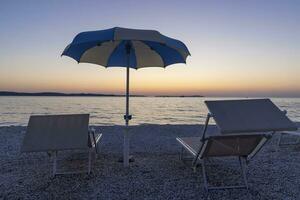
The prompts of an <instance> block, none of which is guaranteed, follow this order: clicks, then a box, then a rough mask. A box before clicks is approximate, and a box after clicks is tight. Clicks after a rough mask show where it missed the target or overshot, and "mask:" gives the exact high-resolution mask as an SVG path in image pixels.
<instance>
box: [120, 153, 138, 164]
mask: <svg viewBox="0 0 300 200" xmlns="http://www.w3.org/2000/svg"><path fill="white" fill-rule="evenodd" d="M123 161H124V160H123V157H121V158H119V160H118V162H123ZM129 162H130V163H132V162H134V157H133V155H129Z"/></svg>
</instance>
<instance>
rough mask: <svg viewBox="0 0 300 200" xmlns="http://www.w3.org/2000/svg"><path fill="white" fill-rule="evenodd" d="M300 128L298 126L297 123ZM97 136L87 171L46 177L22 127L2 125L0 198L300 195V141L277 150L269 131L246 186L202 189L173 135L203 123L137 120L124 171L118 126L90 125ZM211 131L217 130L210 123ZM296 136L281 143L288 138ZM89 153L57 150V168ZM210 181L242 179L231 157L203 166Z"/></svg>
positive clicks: (192, 131) (80, 163)
mask: <svg viewBox="0 0 300 200" xmlns="http://www.w3.org/2000/svg"><path fill="white" fill-rule="evenodd" d="M298 125H299V124H298ZM94 128H95V129H96V130H99V131H101V132H102V133H103V138H102V140H101V142H100V146H99V150H100V153H99V155H98V157H97V159H93V160H92V173H91V174H89V175H88V174H85V173H83V174H69V175H59V176H56V177H54V178H53V177H52V176H51V170H52V162H51V161H52V160H51V157H49V156H48V155H47V154H46V153H30V154H21V153H20V147H21V143H22V139H23V137H24V134H25V133H24V131H26V127H24V126H6V127H0V143H1V145H0V199H136V200H140V199H207V198H210V199H299V197H300V179H299V177H300V170H299V169H300V144H298V145H291V146H284V147H280V148H278V147H277V141H278V136H279V135H275V136H274V137H273V138H272V139H271V140H270V141H269V142H268V143H267V144H266V145H265V146H264V148H263V149H262V150H261V151H260V152H259V153H258V154H257V155H256V156H255V157H254V158H253V160H251V162H250V163H249V165H248V172H247V174H248V183H249V187H250V188H249V190H248V191H247V190H245V189H232V190H220V191H211V192H210V193H209V195H208V194H207V193H206V192H205V190H204V184H203V177H202V172H201V167H199V168H198V170H197V171H196V172H193V170H192V169H191V167H190V164H191V163H189V162H185V163H184V162H182V161H180V160H179V153H180V150H181V147H180V145H179V144H178V143H177V141H176V139H175V138H176V137H187V136H200V135H201V128H202V125H151V124H144V125H137V126H131V127H130V134H131V143H130V151H131V154H132V155H133V157H134V162H132V163H130V167H129V168H124V167H123V164H122V163H120V162H118V160H119V159H120V157H121V156H122V144H123V143H122V142H123V135H122V134H123V126H95V127H94ZM208 131H209V134H213V133H214V132H215V131H216V127H215V126H210V127H209V130H208ZM295 139H297V137H295V136H286V137H285V140H288V141H294V140H295ZM87 155H88V154H87V152H82V151H66V152H61V153H59V155H58V156H59V161H58V167H59V168H61V169H65V170H68V169H69V168H72V167H73V168H74V166H75V167H76V168H84V167H85V164H86V162H87ZM206 169H207V173H208V178H209V182H210V184H213V185H224V184H225V185H226V184H234V183H242V177H241V174H240V168H239V164H238V159H237V158H213V159H210V160H209V162H208V163H207V167H206Z"/></svg>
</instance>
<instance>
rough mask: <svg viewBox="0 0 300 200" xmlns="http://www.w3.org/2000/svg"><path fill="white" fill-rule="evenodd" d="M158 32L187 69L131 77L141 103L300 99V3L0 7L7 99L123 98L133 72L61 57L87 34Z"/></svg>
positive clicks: (0, 80)
mask: <svg viewBox="0 0 300 200" xmlns="http://www.w3.org/2000/svg"><path fill="white" fill-rule="evenodd" d="M116 26H119V27H127V28H138V29H154V30H158V31H159V32H161V33H162V34H164V35H167V36H169V37H172V38H176V39H179V40H181V41H183V42H184V43H185V44H186V45H187V47H188V48H189V50H190V52H191V55H192V56H191V57H188V59H187V64H175V65H172V66H169V67H167V68H166V69H163V68H158V67H154V68H143V69H139V70H134V69H132V70H131V71H130V73H131V77H130V90H131V93H132V94H142V95H205V96H235V97H238V96H249V97H252V96H253V97H258V96H266V97H300V81H299V78H300V1H298V0H284V1H283V0H264V1H261V0H257V1H255V0H250V1H244V0H215V1H211V0H207V1H201V0H197V1H192V0H190V1H175V0H172V1H171V0H170V1H168V0H165V1H161V0H160V1H155V0H152V1H142V0H139V1H138V0H137V1H114V0H108V1H105V0H102V1H100V0H99V1H92V0H89V1H83V0H80V1H76V0H52V1H40V0H26V1H23V0H19V1H16V0H0V27H1V28H0V44H1V48H0V91H1V90H2V91H3V90H5V91H22V92H41V91H53V92H54V91H55V92H67V93H71V92H92V93H109V94H111V93H113V94H123V93H124V91H125V80H126V79H125V78H126V76H125V75H126V73H125V72H126V69H125V68H108V69H105V68H104V67H101V66H97V65H93V64H85V63H81V64H77V62H76V61H74V60H72V59H71V58H69V57H65V56H63V57H61V56H60V55H61V53H62V51H63V50H64V48H65V47H66V46H67V45H68V44H69V43H70V42H71V41H72V39H73V38H74V36H75V35H76V34H77V33H79V32H82V31H90V30H101V29H107V28H111V27H116Z"/></svg>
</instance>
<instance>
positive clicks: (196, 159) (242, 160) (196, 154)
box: [176, 113, 272, 192]
mask: <svg viewBox="0 0 300 200" xmlns="http://www.w3.org/2000/svg"><path fill="white" fill-rule="evenodd" d="M211 117H213V115H212V114H210V113H208V114H207V117H206V121H205V126H204V128H203V131H202V136H201V137H200V138H201V139H200V141H199V142H201V143H202V145H201V146H200V148H199V150H198V151H195V150H194V149H192V148H190V147H189V146H188V145H186V144H185V143H184V142H183V141H182V140H181V139H180V138H176V140H177V141H178V142H179V143H180V144H181V145H182V148H181V153H180V160H185V159H184V158H183V152H184V150H186V151H188V152H189V153H191V154H192V155H193V160H192V169H193V170H194V172H195V171H196V168H197V164H198V163H201V167H202V175H203V183H204V187H205V190H206V191H207V192H209V191H210V190H224V189H247V190H248V188H249V186H248V180H247V164H248V163H249V161H250V159H252V158H253V157H254V156H255V155H256V153H257V152H258V151H259V150H260V149H261V148H262V147H263V146H264V145H265V144H266V142H267V141H268V139H269V138H271V135H272V134H264V135H265V136H264V138H263V139H262V140H261V141H260V142H259V144H258V145H257V147H256V148H255V149H254V150H253V151H252V152H251V154H249V155H248V156H238V159H239V165H240V168H241V174H242V176H243V182H244V184H242V185H228V186H210V185H209V183H208V177H207V173H206V169H205V163H206V160H207V157H202V154H203V153H204V150H205V148H206V146H207V144H208V141H209V139H210V137H206V136H205V134H206V132H207V129H208V124H209V120H210V118H211ZM231 136H232V135H231ZM225 137H226V136H225Z"/></svg>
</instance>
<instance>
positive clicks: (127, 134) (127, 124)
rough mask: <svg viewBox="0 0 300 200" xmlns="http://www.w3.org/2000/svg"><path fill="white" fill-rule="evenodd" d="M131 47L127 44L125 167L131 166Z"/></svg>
mask: <svg viewBox="0 0 300 200" xmlns="http://www.w3.org/2000/svg"><path fill="white" fill-rule="evenodd" d="M130 48H131V46H130V45H129V44H127V45H126V51H127V67H126V114H125V116H124V118H125V126H126V127H125V134H124V147H123V148H124V149H123V162H124V167H128V166H129V130H128V129H129V120H130V119H131V116H130V115H129V59H130V58H129V56H130Z"/></svg>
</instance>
